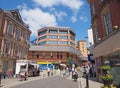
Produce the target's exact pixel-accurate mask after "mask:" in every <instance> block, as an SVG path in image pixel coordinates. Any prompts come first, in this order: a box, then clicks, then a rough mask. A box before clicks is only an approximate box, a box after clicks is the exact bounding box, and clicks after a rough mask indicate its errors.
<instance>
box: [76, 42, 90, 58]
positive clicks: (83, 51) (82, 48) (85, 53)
mask: <svg viewBox="0 0 120 88" xmlns="http://www.w3.org/2000/svg"><path fill="white" fill-rule="evenodd" d="M78 50H80V51H81V56H83V57H86V58H87V57H88V49H87V45H86V40H79V41H78Z"/></svg>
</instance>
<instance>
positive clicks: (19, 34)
mask: <svg viewBox="0 0 120 88" xmlns="http://www.w3.org/2000/svg"><path fill="white" fill-rule="evenodd" d="M16 31H17V39H20V37H21V31H20V29H17V30H16Z"/></svg>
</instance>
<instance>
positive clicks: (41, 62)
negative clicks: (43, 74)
mask: <svg viewBox="0 0 120 88" xmlns="http://www.w3.org/2000/svg"><path fill="white" fill-rule="evenodd" d="M37 64H51V62H37Z"/></svg>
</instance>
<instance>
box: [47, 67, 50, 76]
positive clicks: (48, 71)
mask: <svg viewBox="0 0 120 88" xmlns="http://www.w3.org/2000/svg"><path fill="white" fill-rule="evenodd" d="M47 74H48V77H49V76H50V68H49V67H48V68H47Z"/></svg>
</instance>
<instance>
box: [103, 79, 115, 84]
mask: <svg viewBox="0 0 120 88" xmlns="http://www.w3.org/2000/svg"><path fill="white" fill-rule="evenodd" d="M112 83H113V80H103V84H104V85H112Z"/></svg>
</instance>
